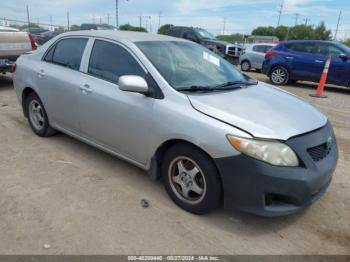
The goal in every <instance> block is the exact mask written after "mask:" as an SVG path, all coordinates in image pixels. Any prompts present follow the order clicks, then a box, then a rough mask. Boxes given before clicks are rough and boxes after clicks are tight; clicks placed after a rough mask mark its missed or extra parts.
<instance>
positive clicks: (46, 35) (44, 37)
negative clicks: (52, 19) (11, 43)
mask: <svg viewBox="0 0 350 262" xmlns="http://www.w3.org/2000/svg"><path fill="white" fill-rule="evenodd" d="M59 34H61V33H60V32H57V31H47V32H43V33H41V34H39V35H38V36H37V37H36V42H37V43H38V45H43V44H45V43H46V42H47V41H49V40H51V39H52V38H54V37H56V36H58V35H59Z"/></svg>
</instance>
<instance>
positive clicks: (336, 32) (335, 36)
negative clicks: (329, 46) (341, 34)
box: [334, 10, 342, 40]
mask: <svg viewBox="0 0 350 262" xmlns="http://www.w3.org/2000/svg"><path fill="white" fill-rule="evenodd" d="M341 14H342V12H341V10H340V12H339V16H338V23H337V29H336V30H335V34H334V40H336V39H337V35H338V30H339V25H340V19H341Z"/></svg>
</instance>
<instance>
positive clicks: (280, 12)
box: [277, 0, 284, 27]
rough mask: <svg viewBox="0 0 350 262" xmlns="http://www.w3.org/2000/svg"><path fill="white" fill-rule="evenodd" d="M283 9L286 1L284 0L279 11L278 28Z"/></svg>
mask: <svg viewBox="0 0 350 262" xmlns="http://www.w3.org/2000/svg"><path fill="white" fill-rule="evenodd" d="M283 7H284V0H282V3H281V5H280V10H279V11H278V21H277V27H278V26H279V25H280V22H281V16H282V12H283Z"/></svg>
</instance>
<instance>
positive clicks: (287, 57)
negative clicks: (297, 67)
mask: <svg viewBox="0 0 350 262" xmlns="http://www.w3.org/2000/svg"><path fill="white" fill-rule="evenodd" d="M286 59H288V60H293V59H294V57H292V56H286Z"/></svg>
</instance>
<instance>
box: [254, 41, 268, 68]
mask: <svg viewBox="0 0 350 262" xmlns="http://www.w3.org/2000/svg"><path fill="white" fill-rule="evenodd" d="M272 47H273V46H272V45H271V46H269V45H255V46H253V51H252V53H251V56H252V58H251V62H252V67H253V68H256V69H261V68H262V64H263V62H264V60H265V53H266V52H267V51H269V50H270V49H272Z"/></svg>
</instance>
